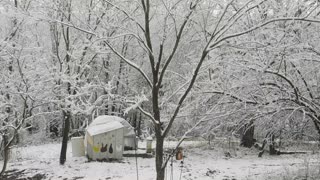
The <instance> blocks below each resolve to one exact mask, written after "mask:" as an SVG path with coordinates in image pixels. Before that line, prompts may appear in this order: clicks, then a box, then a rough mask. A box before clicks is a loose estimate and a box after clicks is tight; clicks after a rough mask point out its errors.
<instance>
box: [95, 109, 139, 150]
mask: <svg viewBox="0 0 320 180" xmlns="http://www.w3.org/2000/svg"><path fill="white" fill-rule="evenodd" d="M114 121H116V122H120V123H121V124H122V125H123V126H124V130H123V131H124V132H123V133H124V134H123V136H124V149H125V150H126V149H128V150H132V149H136V143H137V139H136V134H135V132H134V128H133V127H132V126H131V125H130V124H129V122H128V121H126V120H125V119H123V118H120V117H118V116H109V115H103V116H98V117H97V118H96V119H94V120H93V122H92V123H91V124H90V126H91V125H99V124H108V123H110V122H114Z"/></svg>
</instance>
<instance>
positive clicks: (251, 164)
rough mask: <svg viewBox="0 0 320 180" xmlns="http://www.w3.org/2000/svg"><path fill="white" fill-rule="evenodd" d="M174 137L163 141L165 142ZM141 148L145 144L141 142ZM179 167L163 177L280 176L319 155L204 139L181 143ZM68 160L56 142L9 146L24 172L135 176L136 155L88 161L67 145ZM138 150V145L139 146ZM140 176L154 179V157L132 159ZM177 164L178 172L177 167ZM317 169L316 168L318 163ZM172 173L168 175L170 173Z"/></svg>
mask: <svg viewBox="0 0 320 180" xmlns="http://www.w3.org/2000/svg"><path fill="white" fill-rule="evenodd" d="M174 145H175V142H166V144H165V147H171V146H174ZM139 146H140V147H145V144H143V143H140V144H139ZM183 146H184V147H185V149H184V154H185V159H184V166H183V168H181V167H179V166H180V163H181V162H180V161H175V160H174V162H173V168H171V166H170V164H169V165H168V168H167V172H166V176H167V177H166V179H168V180H170V179H174V180H179V179H180V175H181V179H188V180H192V179H199V180H209V179H218V180H221V179H225V180H227V179H230V180H233V179H236V180H239V179H252V180H253V179H278V178H279V179H282V177H283V176H287V175H288V174H290V173H291V172H296V171H297V169H303V168H312V167H314V166H316V167H319V165H318V163H317V162H318V160H319V159H320V158H318V155H310V154H308V155H281V156H269V155H264V156H263V157H262V158H257V155H256V154H257V153H256V152H255V151H254V150H249V151H248V152H245V151H244V149H240V151H239V150H237V151H233V152H232V151H231V156H232V157H226V156H225V152H224V149H223V148H221V147H215V146H211V147H209V146H207V145H205V143H204V142H186V143H184V144H183ZM68 147H69V148H68V154H67V161H66V163H65V165H64V166H61V165H59V153H60V144H59V143H51V144H44V145H38V146H28V147H18V148H15V149H14V150H13V159H12V160H11V162H10V163H9V166H8V170H12V169H17V170H19V171H21V170H25V171H24V176H27V177H32V176H34V175H35V174H44V175H45V177H46V178H45V179H52V180H55V179H68V180H75V179H84V180H100V179H101V180H105V179H112V180H134V179H137V169H136V159H135V158H134V157H124V158H123V160H122V161H121V162H88V161H87V159H86V158H85V157H72V149H71V145H69V146H68ZM140 151H141V150H140ZM137 164H138V174H139V179H140V180H154V179H155V178H154V177H155V166H154V164H155V163H154V158H137ZM181 169H182V171H181ZM318 169H319V168H318ZM172 177H173V178H172Z"/></svg>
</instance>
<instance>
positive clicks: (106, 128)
mask: <svg viewBox="0 0 320 180" xmlns="http://www.w3.org/2000/svg"><path fill="white" fill-rule="evenodd" d="M123 127H124V126H123V125H122V124H121V123H120V122H117V121H112V122H109V123H104V124H94V125H90V126H89V127H88V129H87V132H88V133H89V134H90V135H91V136H94V135H98V134H102V133H107V132H110V131H113V130H116V129H121V128H123Z"/></svg>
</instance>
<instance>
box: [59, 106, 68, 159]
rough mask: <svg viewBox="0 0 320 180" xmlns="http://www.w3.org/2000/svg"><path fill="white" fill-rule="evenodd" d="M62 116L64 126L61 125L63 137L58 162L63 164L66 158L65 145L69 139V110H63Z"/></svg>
mask: <svg viewBox="0 0 320 180" xmlns="http://www.w3.org/2000/svg"><path fill="white" fill-rule="evenodd" d="M63 118H64V123H63V125H64V127H63V137H62V146H61V152H60V164H61V165H63V164H64V163H65V162H66V158H67V146H68V139H69V131H70V112H68V111H67V112H66V111H65V110H63Z"/></svg>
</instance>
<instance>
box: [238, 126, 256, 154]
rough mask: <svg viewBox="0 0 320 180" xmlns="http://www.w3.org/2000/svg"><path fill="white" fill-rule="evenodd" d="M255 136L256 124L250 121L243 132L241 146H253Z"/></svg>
mask: <svg viewBox="0 0 320 180" xmlns="http://www.w3.org/2000/svg"><path fill="white" fill-rule="evenodd" d="M253 136H254V125H253V123H249V124H247V125H246V126H245V128H244V131H243V133H242V137H241V143H240V146H243V147H247V148H251V147H252V146H253V145H254V143H255V139H254V138H253Z"/></svg>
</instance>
